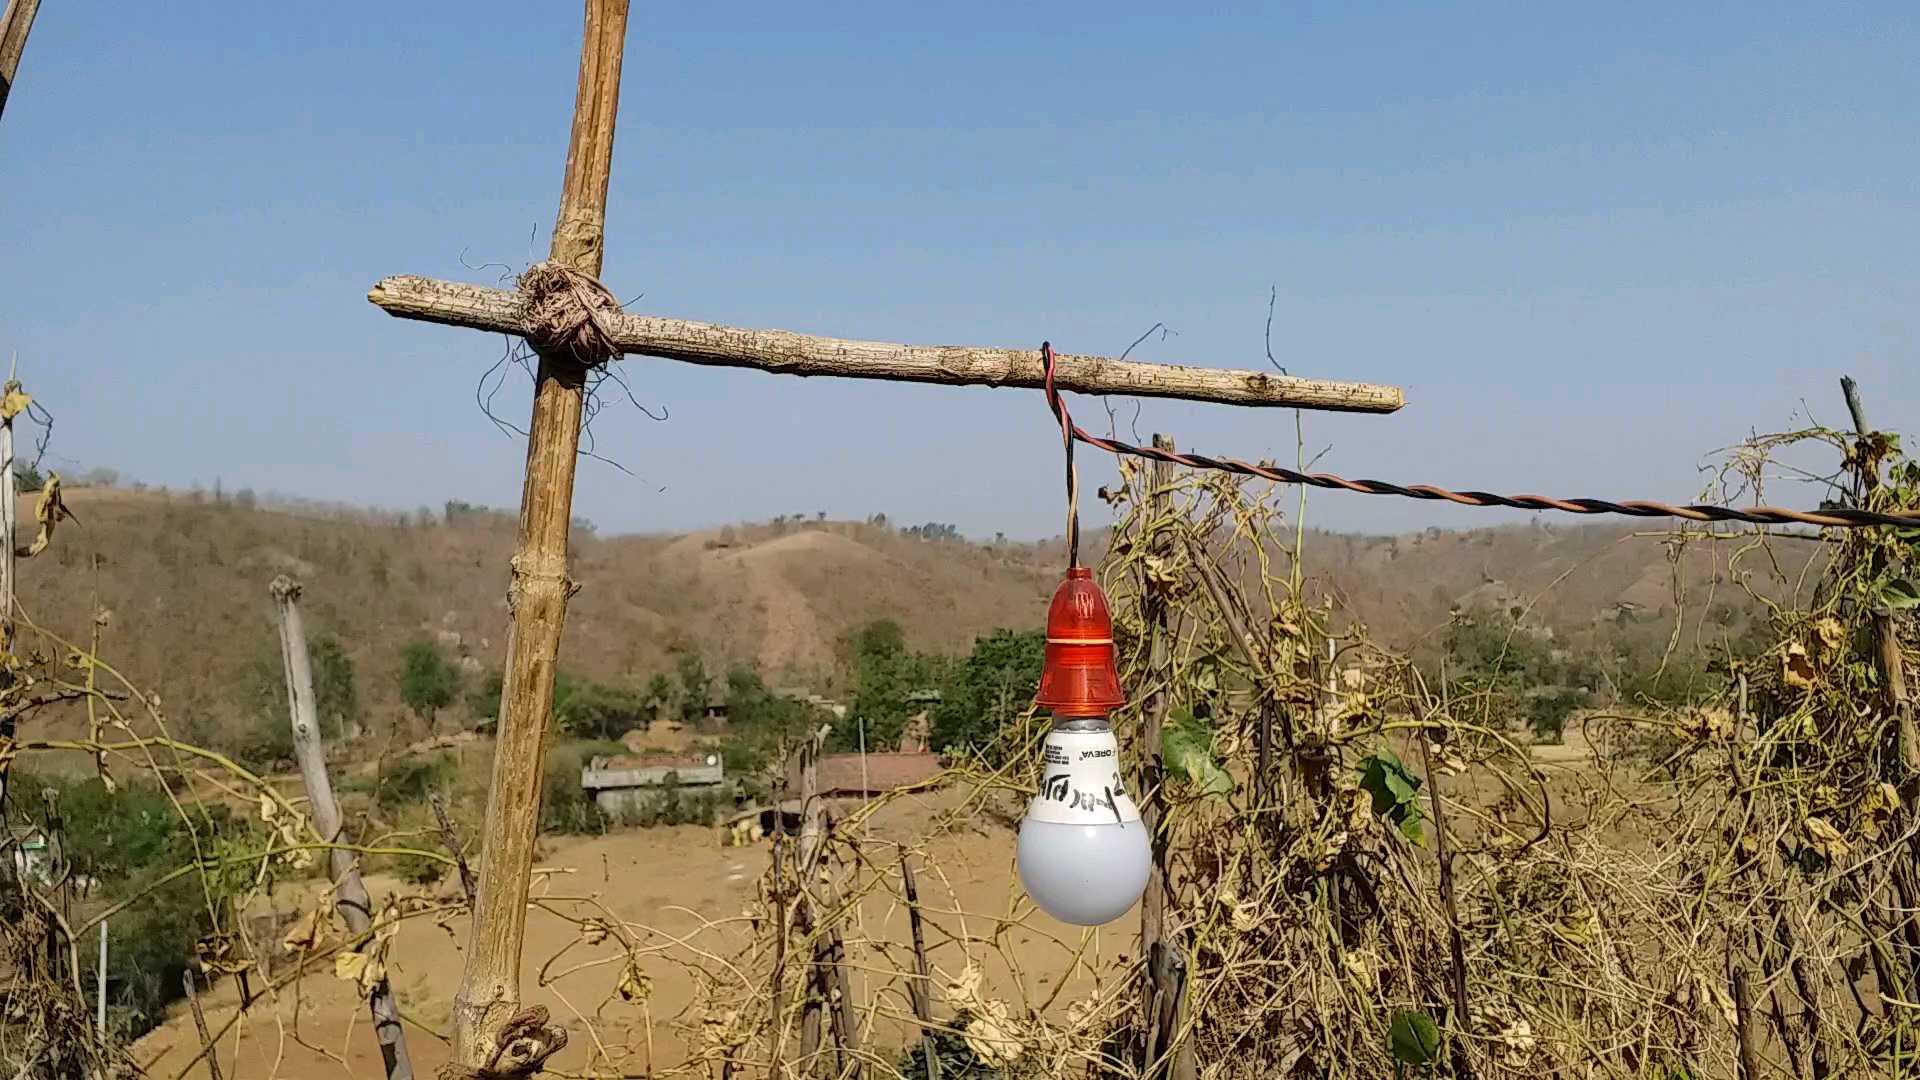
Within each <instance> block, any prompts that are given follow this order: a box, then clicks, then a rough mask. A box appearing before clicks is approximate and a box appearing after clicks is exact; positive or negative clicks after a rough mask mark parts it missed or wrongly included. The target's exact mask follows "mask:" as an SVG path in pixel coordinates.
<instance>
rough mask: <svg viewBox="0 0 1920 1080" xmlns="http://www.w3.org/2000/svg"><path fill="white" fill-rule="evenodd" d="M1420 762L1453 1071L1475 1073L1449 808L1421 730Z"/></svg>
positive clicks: (1419, 703) (1423, 710)
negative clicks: (1442, 922)
mask: <svg viewBox="0 0 1920 1080" xmlns="http://www.w3.org/2000/svg"><path fill="white" fill-rule="evenodd" d="M1414 708H1415V709H1417V710H1418V714H1419V716H1420V718H1421V719H1422V720H1424V719H1426V714H1427V706H1426V702H1425V701H1424V700H1421V699H1415V704H1414ZM1420 765H1421V768H1422V770H1423V771H1425V773H1426V774H1427V788H1428V794H1429V795H1430V796H1432V798H1433V853H1434V858H1436V859H1437V860H1438V861H1439V863H1440V901H1441V903H1442V904H1443V905H1444V910H1445V911H1446V913H1447V957H1448V959H1449V961H1450V962H1451V964H1452V969H1453V970H1452V976H1453V978H1452V985H1451V987H1450V989H1452V991H1453V1027H1454V1030H1455V1031H1456V1032H1458V1033H1459V1037H1457V1038H1455V1039H1454V1040H1453V1073H1454V1075H1455V1076H1458V1077H1467V1078H1469V1080H1470V1078H1471V1077H1472V1076H1473V1063H1472V1062H1471V1061H1470V1060H1469V1059H1468V1057H1467V1038H1468V1036H1471V1035H1472V1034H1473V1013H1472V1012H1471V1011H1469V1010H1468V1008H1467V947H1466V942H1465V940H1464V939H1463V938H1462V936H1461V933H1460V905H1459V902H1458V901H1457V900H1456V899H1455V895H1454V888H1453V851H1452V849H1450V848H1448V847H1447V810H1446V806H1445V804H1443V803H1442V802H1441V801H1440V779H1439V777H1438V776H1437V775H1436V774H1435V773H1434V771H1433V739H1432V736H1431V735H1430V734H1429V733H1428V732H1426V731H1422V732H1421V733H1420Z"/></svg>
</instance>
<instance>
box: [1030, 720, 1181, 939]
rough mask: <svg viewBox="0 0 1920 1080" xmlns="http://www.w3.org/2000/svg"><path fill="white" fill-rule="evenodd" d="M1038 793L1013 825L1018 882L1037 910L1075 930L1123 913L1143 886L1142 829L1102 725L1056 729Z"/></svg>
mask: <svg viewBox="0 0 1920 1080" xmlns="http://www.w3.org/2000/svg"><path fill="white" fill-rule="evenodd" d="M1043 753H1044V756H1045V767H1044V768H1043V770H1042V772H1041V782H1040V791H1039V793H1038V794H1036V795H1035V796H1034V798H1033V801H1032V802H1031V803H1029V804H1028V806H1027V815H1026V817H1025V818H1024V819H1022V820H1021V822H1020V841H1019V849H1018V855H1017V858H1016V861H1017V862H1018V864H1019V867H1020V884H1021V885H1022V886H1024V887H1025V888H1026V890H1027V895H1028V896H1031V897H1032V898H1033V902H1034V903H1036V904H1038V905H1040V910H1042V911H1044V912H1046V913H1047V914H1049V915H1051V916H1053V917H1054V918H1056V919H1059V920H1060V921H1061V922H1064V923H1069V924H1071V925H1074V926H1099V925H1101V924H1103V923H1109V922H1112V921H1113V920H1115V919H1117V918H1119V917H1120V916H1122V915H1124V914H1126V913H1127V909H1129V908H1131V907H1133V905H1134V903H1135V902H1136V901H1138V900H1139V899H1140V893H1141V892H1142V891H1143V890H1144V889H1145V888H1146V887H1147V872H1148V870H1149V868H1150V863H1151V861H1152V855H1151V853H1150V851H1149V844H1148V838H1147V828H1146V825H1145V824H1144V823H1142V822H1141V820H1140V812H1139V810H1138V809H1137V808H1136V807H1135V806H1134V804H1133V800H1132V798H1131V797H1129V796H1128V794H1127V792H1126V790H1125V788H1124V786H1123V783H1122V781H1121V779H1120V755H1119V747H1118V744H1117V743H1116V742H1115V740H1114V737H1113V729H1112V727H1111V726H1109V725H1108V723H1107V722H1106V721H1105V720H1070V721H1064V722H1061V723H1057V724H1056V725H1055V726H1054V729H1053V731H1052V732H1050V733H1049V734H1048V735H1047V741H1046V745H1045V747H1044V750H1043Z"/></svg>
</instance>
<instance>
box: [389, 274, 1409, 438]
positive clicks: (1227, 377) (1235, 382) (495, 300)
mask: <svg viewBox="0 0 1920 1080" xmlns="http://www.w3.org/2000/svg"><path fill="white" fill-rule="evenodd" d="M367 299H368V300H371V301H373V303H375V304H376V305H378V306H379V307H380V308H381V309H382V310H384V311H385V312H387V314H389V315H395V316H398V317H400V318H403V319H419V320H422V321H425V322H436V323H443V324H446V325H448V326H464V327H467V328H469V329H472V330H491V331H494V332H497V333H502V334H515V335H520V334H522V331H523V327H524V326H525V323H524V321H523V306H522V301H521V296H520V294H519V293H518V292H514V291H511V290H507V289H493V288H488V287H486V286H484V285H467V284H463V283H460V282H454V281H436V280H434V279H432V278H423V277H415V276H412V275H401V276H398V277H390V278H386V279H384V280H382V281H381V282H380V283H379V284H377V285H375V286H374V287H373V290H372V291H371V292H369V293H367ZM606 326H607V329H608V330H609V331H611V337H612V340H613V344H614V345H615V346H616V347H617V348H619V349H620V351H621V352H623V353H628V354H631V355H636V356H658V357H664V358H666V359H669V360H681V361H685V362H686V363H689V364H706V365H709V366H714V367H741V368H754V369H756V370H759V371H771V372H775V373H778V374H782V375H801V376H812V375H826V376H836V377H840V378H850V379H888V380H893V381H899V382H925V383H941V384H945V385H949V386H1017V387H1026V388H1029V389H1038V388H1040V387H1043V386H1044V385H1045V384H1046V369H1045V365H1044V364H1043V363H1042V361H1041V358H1040V350H1039V349H1037V348H1035V349H993V348H976V347H973V346H965V345H896V344H893V343H890V342H884V341H844V340H841V339H839V338H829V337H815V336H813V335H810V334H795V333H791V332H789V331H786V330H749V329H743V328H741V327H737V326H716V325H713V324H712V323H701V322H692V321H690V320H687V319H669V318H664V317H662V316H658V315H629V314H620V315H614V316H610V317H609V318H607V320H606ZM1055 359H1056V370H1055V382H1056V383H1057V384H1058V385H1059V387H1060V389H1062V390H1069V391H1072V392H1074V393H1080V394H1118V395H1124V396H1128V397H1154V398H1178V399H1181V400H1185V401H1207V402H1217V403H1220V404H1225V405H1253V406H1269V407H1286V408H1296V409H1318V410H1330V411H1336V412H1365V413H1387V412H1393V411H1394V410H1396V409H1398V408H1400V407H1401V406H1402V405H1404V404H1405V403H1406V398H1405V396H1404V395H1402V394H1401V392H1400V388H1399V387H1396V386H1377V385H1373V384H1369V383H1352V382H1339V381H1335V380H1331V379H1301V378H1295V377H1293V376H1289V375H1281V374H1278V373H1275V372H1265V371H1233V370H1227V369H1222V368H1204V367H1191V366H1186V365H1176V364H1148V363H1141V362H1138V361H1129V360H1113V359H1109V358H1107V357H1103V356H1073V355H1069V354H1066V353H1059V354H1057V355H1056V358H1055Z"/></svg>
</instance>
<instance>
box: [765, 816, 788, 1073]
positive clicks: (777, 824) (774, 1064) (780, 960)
mask: <svg viewBox="0 0 1920 1080" xmlns="http://www.w3.org/2000/svg"><path fill="white" fill-rule="evenodd" d="M784 793H785V792H784V791H783V792H782V794H784ZM773 821H774V829H773V974H772V975H770V976H769V977H768V978H767V983H768V988H767V999H768V1001H769V1003H770V1008H771V1009H772V1012H773V1029H772V1031H773V1035H772V1041H773V1045H772V1047H771V1048H770V1049H769V1050H768V1052H767V1076H768V1077H769V1078H770V1080H784V1077H785V1075H786V1074H785V1071H784V1070H783V1069H782V1067H781V1065H780V1051H781V1049H782V1048H783V1047H784V1045H785V1043H786V1035H787V1032H786V1020H787V993H786V987H785V982H786V976H787V895H786V893H785V892H784V891H783V886H782V885H781V882H780V877H781V874H780V871H781V860H782V859H783V858H785V852H784V851H783V850H782V845H781V842H780V841H781V835H782V834H783V833H785V832H786V820H785V815H784V814H782V813H781V811H780V800H779V799H775V800H774V803H773Z"/></svg>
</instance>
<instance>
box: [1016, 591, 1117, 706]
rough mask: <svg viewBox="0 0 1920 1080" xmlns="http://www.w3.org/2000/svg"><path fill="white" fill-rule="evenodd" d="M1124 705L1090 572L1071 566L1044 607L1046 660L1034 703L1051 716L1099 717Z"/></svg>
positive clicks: (1107, 625) (1103, 608)
mask: <svg viewBox="0 0 1920 1080" xmlns="http://www.w3.org/2000/svg"><path fill="white" fill-rule="evenodd" d="M1126 703H1127V695H1126V692H1125V691H1123V690H1121V689H1120V672H1119V671H1118V670H1117V669H1116V668H1115V667H1114V664H1113V616H1112V615H1110V614H1108V612H1107V598H1106V596H1105V595H1104V594H1103V593H1101V591H1100V586H1098V585H1096V584H1094V581H1093V571H1091V570H1089V569H1087V568H1086V567H1084V566H1076V567H1074V568H1072V569H1071V570H1068V571H1067V579H1066V580H1065V581H1063V582H1061V583H1060V588H1059V589H1058V590H1056V591H1055V592H1054V594H1053V604H1052V605H1051V606H1049V607H1048V608H1047V651H1046V660H1045V663H1044V665H1043V666H1042V667H1041V669H1040V693H1039V694H1038V695H1037V696H1036V697H1035V698H1034V704H1036V705H1039V706H1040V707H1041V708H1043V709H1047V710H1049V711H1051V712H1052V713H1053V715H1055V716H1105V715H1107V714H1108V713H1110V712H1112V711H1113V710H1115V709H1117V708H1119V707H1120V706H1122V705H1125V704H1126Z"/></svg>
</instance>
